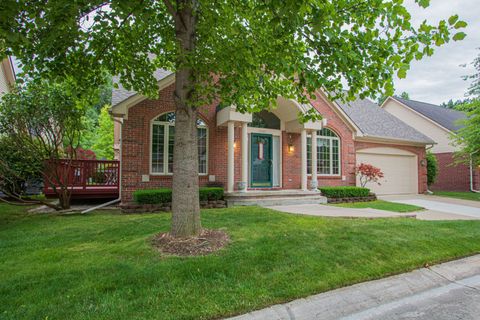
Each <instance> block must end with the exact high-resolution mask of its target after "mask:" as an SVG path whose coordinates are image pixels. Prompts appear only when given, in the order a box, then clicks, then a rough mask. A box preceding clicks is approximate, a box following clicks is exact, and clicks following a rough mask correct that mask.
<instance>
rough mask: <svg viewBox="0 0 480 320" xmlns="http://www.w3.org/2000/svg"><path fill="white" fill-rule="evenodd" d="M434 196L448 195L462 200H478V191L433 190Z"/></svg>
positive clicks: (479, 199) (479, 196)
mask: <svg viewBox="0 0 480 320" xmlns="http://www.w3.org/2000/svg"><path fill="white" fill-rule="evenodd" d="M433 194H434V195H435V196H440V197H450V198H457V199H463V200H473V201H480V193H475V192H461V191H435V192H434V193H433Z"/></svg>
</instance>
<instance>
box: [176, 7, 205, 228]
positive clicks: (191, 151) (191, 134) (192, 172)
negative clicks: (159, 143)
mask: <svg viewBox="0 0 480 320" xmlns="http://www.w3.org/2000/svg"><path fill="white" fill-rule="evenodd" d="M195 2H196V1H195V0H184V1H182V0H178V1H177V15H176V17H175V30H176V35H177V40H178V42H179V48H180V50H179V51H180V55H179V61H178V63H177V72H176V78H175V105H176V118H175V144H174V153H173V159H174V164H173V195H172V229H171V234H172V235H173V236H174V237H190V236H195V235H198V234H200V231H201V224H200V203H199V195H198V146H197V110H196V108H195V107H193V104H192V103H191V99H192V96H193V84H194V81H195V80H194V78H195V77H194V74H193V73H194V71H193V68H192V66H191V65H190V64H186V63H185V59H184V57H185V56H184V54H185V55H188V54H189V53H190V52H192V51H193V49H194V47H195V26H196V18H195V16H194V14H193V10H194V9H193V8H194V4H195Z"/></svg>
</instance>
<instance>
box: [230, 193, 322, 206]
mask: <svg viewBox="0 0 480 320" xmlns="http://www.w3.org/2000/svg"><path fill="white" fill-rule="evenodd" d="M225 200H226V202H227V207H233V206H262V207H268V206H285V205H296V204H320V203H327V198H326V197H324V196H322V195H320V193H318V192H309V191H296V190H295V191H293V192H285V191H283V190H282V191H259V192H246V193H237V192H235V193H232V194H228V195H227V196H226V197H225Z"/></svg>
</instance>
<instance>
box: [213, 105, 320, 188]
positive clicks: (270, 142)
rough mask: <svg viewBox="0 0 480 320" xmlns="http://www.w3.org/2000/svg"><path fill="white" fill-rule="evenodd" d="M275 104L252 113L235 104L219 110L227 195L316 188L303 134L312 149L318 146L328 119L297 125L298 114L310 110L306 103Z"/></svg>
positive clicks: (314, 155) (313, 161) (313, 154)
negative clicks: (224, 142) (223, 129)
mask: <svg viewBox="0 0 480 320" xmlns="http://www.w3.org/2000/svg"><path fill="white" fill-rule="evenodd" d="M277 105H278V106H277V107H276V108H275V109H272V110H270V111H261V112H259V113H255V114H243V113H240V112H238V111H237V110H236V109H235V107H233V106H230V107H226V108H223V109H221V110H219V111H218V112H217V115H216V122H217V126H223V127H227V137H226V138H227V150H226V151H227V185H226V192H227V193H229V194H230V195H234V194H236V193H246V192H248V193H252V192H253V191H255V192H256V193H258V192H266V191H273V190H285V191H286V189H290V190H291V189H295V190H296V191H303V192H306V191H308V190H313V191H316V190H317V184H318V182H317V178H318V175H317V165H316V164H317V153H316V152H311V156H310V159H308V160H307V137H308V138H309V139H310V140H309V141H311V146H310V147H311V150H317V131H319V130H321V129H322V128H323V127H325V126H326V124H327V120H326V119H323V120H322V121H307V122H305V123H301V122H300V121H299V120H298V114H299V113H305V112H307V111H308V110H309V109H310V108H313V106H312V105H310V104H300V103H298V102H297V101H295V100H291V99H285V98H283V97H279V98H278V99H277ZM235 132H237V135H235ZM238 145H239V146H238ZM238 148H240V150H238ZM308 164H309V165H310V167H311V168H308V169H309V170H307V165H308ZM236 166H237V167H236ZM309 176H311V178H310V184H308V177H309ZM295 190H291V191H295Z"/></svg>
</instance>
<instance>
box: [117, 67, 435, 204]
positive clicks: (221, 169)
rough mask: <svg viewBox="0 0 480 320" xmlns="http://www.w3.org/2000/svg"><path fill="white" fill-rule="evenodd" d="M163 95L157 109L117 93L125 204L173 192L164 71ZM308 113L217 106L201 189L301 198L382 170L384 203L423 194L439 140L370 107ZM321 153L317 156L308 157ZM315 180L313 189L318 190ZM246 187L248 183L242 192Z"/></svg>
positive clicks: (168, 82) (301, 108)
mask: <svg viewBox="0 0 480 320" xmlns="http://www.w3.org/2000/svg"><path fill="white" fill-rule="evenodd" d="M155 76H156V78H157V79H158V85H159V90H160V95H159V98H158V99H155V100H151V99H148V98H146V97H143V96H141V95H139V94H136V93H135V92H132V91H127V90H125V89H123V88H121V87H120V88H119V89H114V90H113V94H112V110H111V113H112V115H113V116H114V117H116V118H117V119H118V118H120V119H123V120H122V121H123V123H122V125H121V126H118V127H116V128H117V130H121V133H118V132H117V133H116V137H119V139H121V140H120V141H118V140H117V141H116V144H117V145H119V146H120V147H119V149H120V153H121V156H120V159H121V171H122V174H121V197H122V202H124V203H126V202H130V201H132V194H133V192H134V191H135V190H137V189H144V188H158V187H169V186H171V183H172V170H173V141H174V126H175V114H174V111H175V103H174V100H173V90H174V78H175V76H174V74H172V73H170V72H167V71H164V70H158V71H157V72H156V73H155ZM317 96H318V97H317V99H315V100H311V101H310V103H309V104H299V103H298V102H296V101H294V100H288V99H284V98H282V97H279V98H278V107H277V108H276V109H273V110H271V112H269V111H262V112H259V113H257V114H241V113H239V112H237V111H236V110H235V109H234V108H233V107H226V108H220V107H219V105H218V104H215V105H210V106H207V107H204V108H200V109H199V118H198V151H199V172H200V174H199V180H200V185H203V186H204V185H221V186H224V187H225V189H226V191H227V192H235V191H238V190H239V189H241V188H242V184H247V188H248V190H252V189H300V190H307V189H310V188H312V187H315V185H316V184H318V185H319V186H338V185H355V184H356V183H357V180H356V175H355V166H356V165H357V164H359V163H360V162H368V163H371V164H373V165H375V166H377V167H380V168H381V169H382V170H383V171H384V173H385V178H384V179H383V180H382V181H381V185H377V184H371V185H369V186H368V187H370V188H371V189H373V191H374V192H376V193H378V194H396V193H423V192H425V191H426V188H427V185H426V166H425V163H426V162H425V155H426V154H425V147H426V146H427V145H432V144H433V143H434V141H433V140H432V139H430V138H428V137H427V136H425V135H423V134H422V133H420V132H418V131H416V130H415V129H414V128H412V127H410V126H409V125H407V124H406V123H404V122H402V121H400V120H399V119H398V118H396V117H394V116H392V115H391V114H389V113H388V112H386V111H384V110H383V109H381V108H380V107H379V106H377V105H376V104H374V103H372V102H371V101H370V100H357V101H355V102H353V103H351V104H350V105H345V104H342V103H337V102H335V101H329V100H328V99H327V97H326V95H325V94H324V93H323V92H320V91H319V92H317ZM310 108H314V109H316V110H317V111H318V112H319V113H320V114H321V115H323V117H324V120H322V121H315V122H312V121H308V122H306V123H300V122H299V121H298V120H297V114H298V112H305V111H306V110H308V109H310ZM312 149H314V150H315V149H316V150H317V152H316V153H313V154H312V152H311V150H312ZM312 181H316V182H317V183H312ZM239 182H244V183H239Z"/></svg>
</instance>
